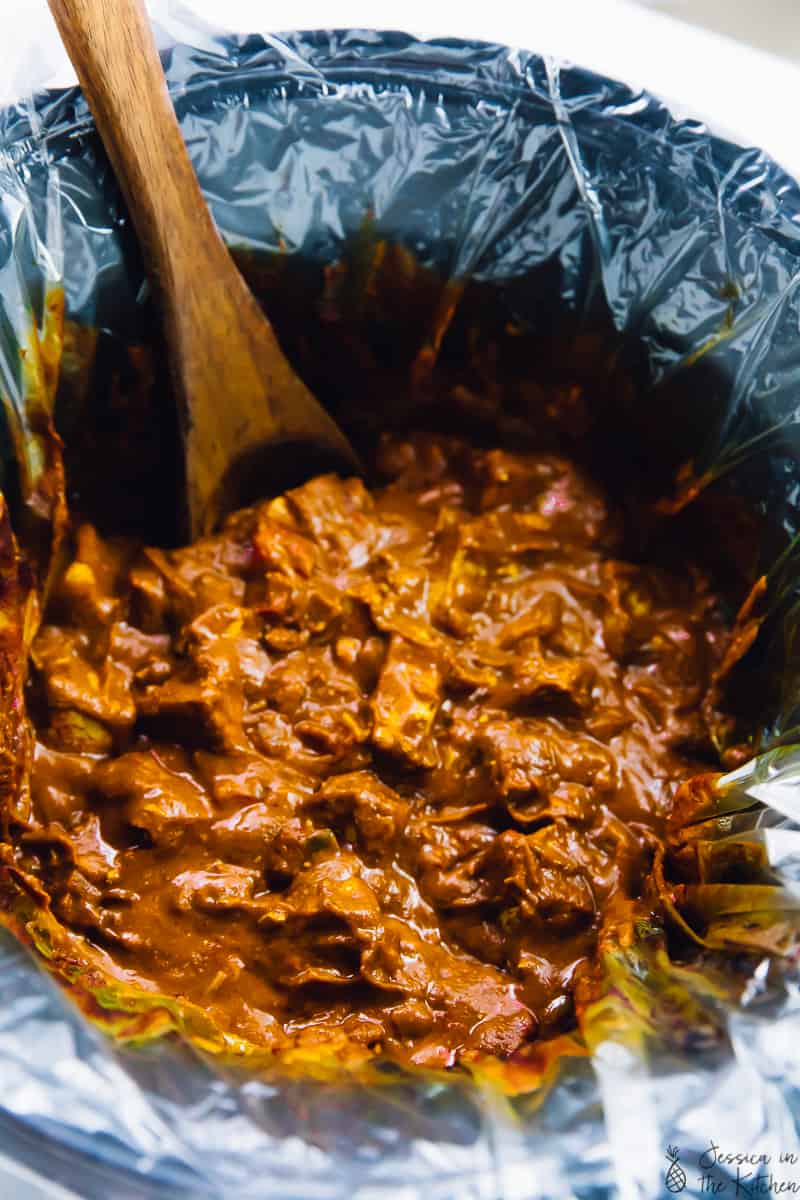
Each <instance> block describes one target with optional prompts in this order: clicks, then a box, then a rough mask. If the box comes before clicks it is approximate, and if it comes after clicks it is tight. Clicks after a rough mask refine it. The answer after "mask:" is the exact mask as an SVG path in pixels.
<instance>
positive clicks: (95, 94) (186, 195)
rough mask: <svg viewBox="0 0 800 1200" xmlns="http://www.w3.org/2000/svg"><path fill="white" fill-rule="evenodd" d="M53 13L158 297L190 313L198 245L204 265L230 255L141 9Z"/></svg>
mask: <svg viewBox="0 0 800 1200" xmlns="http://www.w3.org/2000/svg"><path fill="white" fill-rule="evenodd" d="M50 8H51V11H52V13H53V16H54V17H55V20H56V24H57V26H58V29H59V33H60V34H61V37H62V39H63V41H64V45H65V46H66V48H67V52H68V53H69V56H70V58H71V59H72V62H73V64H74V65H75V69H76V71H77V74H78V78H79V80H80V84H81V87H82V88H83V92H84V95H85V96H86V99H87V101H88V103H89V107H90V108H91V110H92V113H93V114H94V118H95V122H96V124H97V128H98V131H99V133H100V136H101V138H102V139H103V143H104V145H105V147H106V150H107V152H108V155H109V158H110V159H111V163H112V166H113V167H114V172H115V174H116V177H117V180H118V182H119V184H120V187H121V189H122V192H123V194H124V196H125V199H126V201H127V203H128V207H129V209H130V212H131V215H132V217H133V220H134V223H135V225H136V231H137V233H138V235H139V239H140V242H141V244H142V248H143V252H144V255H145V258H146V260H147V263H148V266H149V267H150V269H151V271H153V272H154V273H155V275H156V278H157V279H158V280H159V281H161V291H162V298H166V299H167V302H169V298H170V297H179V298H180V303H181V304H182V305H191V304H192V301H193V296H194V292H195V288H194V286H193V270H194V266H195V265H196V262H197V258H196V255H195V250H196V248H197V246H198V245H201V246H202V251H203V256H205V255H207V254H209V253H211V254H219V255H220V257H221V259H222V260H227V259H228V253H227V250H226V249H225V246H224V244H223V242H222V239H221V238H220V236H219V234H218V232H217V230H216V227H215V225H214V222H213V219H212V217H211V214H210V213H209V211H208V207H207V205H206V203H205V200H204V198H203V196H202V193H201V191H200V185H199V183H198V182H197V177H196V175H195V173H194V170H193V168H192V165H191V162H190V161H189V156H188V154H187V152H186V147H185V145H184V142H183V137H182V135H181V131H180V128H179V126H178V122H177V119H176V117H175V112H174V110H173V107H172V101H171V100H170V96H169V92H168V91H167V85H166V80H165V79H164V73H163V71H162V69H161V62H160V59H159V57H158V52H157V50H156V45H155V42H154V40H153V35H152V33H151V30H150V25H149V22H148V19H147V14H146V11H145V8H144V4H143V3H142V2H141V0H114V3H113V4H109V3H108V0H50ZM165 163H168V164H169V170H168V171H166V172H165V170H164V164H165ZM226 268H227V269H229V267H227V263H226ZM165 316H166V317H167V320H168V322H169V321H170V317H171V314H169V313H167V314H165Z"/></svg>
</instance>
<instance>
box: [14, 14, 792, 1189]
mask: <svg viewBox="0 0 800 1200" xmlns="http://www.w3.org/2000/svg"><path fill="white" fill-rule="evenodd" d="M171 32H172V33H173V35H175V34H176V30H175V28H174V25H173V27H172V28H171ZM177 36H178V38H179V41H180V43H181V44H177V45H175V46H174V47H173V48H172V49H171V50H170V51H169V52H168V54H167V57H166V66H167V74H168V78H169V82H170V87H171V89H172V93H173V97H174V99H175V103H176V107H177V110H178V114H179V117H180V120H181V124H182V128H183V131H184V134H185V136H186V139H187V142H188V144H189V149H190V152H191V154H192V158H193V161H194V164H195V167H196V169H197V171H198V174H199V177H200V180H201V183H202V185H203V188H204V191H205V193H206V195H207V197H208V199H209V202H210V204H211V206H212V209H213V212H214V216H215V218H216V220H217V222H218V224H219V226H220V228H221V229H222V231H223V233H224V235H225V237H226V239H227V240H228V241H229V242H230V243H232V244H236V245H239V246H244V247H245V248H249V249H258V250H268V251H277V250H278V249H283V250H285V251H286V252H288V253H289V254H291V255H299V256H302V257H303V258H305V259H311V260H313V261H316V262H333V261H335V260H336V259H337V258H338V257H339V256H340V254H341V253H342V252H343V248H344V247H345V246H346V243H347V240H348V238H351V237H353V236H355V235H357V233H358V231H359V229H361V228H362V226H363V223H364V220H365V216H366V215H367V214H369V215H370V218H371V220H372V222H373V224H374V228H375V230H376V231H377V233H378V234H381V235H386V236H387V237H389V238H391V239H393V240H399V241H401V242H402V243H403V244H404V245H406V246H407V247H408V248H409V249H411V250H412V251H413V253H414V255H415V256H416V258H417V259H418V260H419V261H420V262H421V263H422V264H424V265H430V266H435V267H436V268H437V269H438V270H439V271H441V272H442V275H443V277H444V278H445V279H446V278H455V277H460V278H464V277H470V278H472V279H474V280H478V281H483V282H486V283H490V284H492V285H496V286H497V288H498V295H501V296H503V298H504V302H505V303H506V304H507V307H508V311H509V313H511V314H513V315H514V317H515V319H517V320H519V321H521V322H524V323H525V324H526V325H527V326H529V327H532V328H534V329H538V330H541V331H542V333H544V334H547V333H549V332H553V333H557V332H558V331H559V329H560V327H561V325H562V324H564V323H566V324H569V325H571V326H572V327H575V326H576V325H577V326H581V325H582V324H585V325H586V327H587V328H588V327H591V326H592V325H593V323H595V322H596V321H598V320H600V321H601V323H602V321H603V320H604V321H605V322H606V328H608V329H609V330H610V329H612V328H614V329H616V330H617V331H618V332H619V333H620V334H621V335H624V337H623V340H622V343H621V344H622V350H621V353H622V354H623V355H625V356H627V360H628V363H629V367H630V370H631V373H632V374H633V375H634V377H635V379H636V381H637V392H636V394H637V396H638V397H639V404H640V405H641V410H636V411H632V412H631V413H630V417H631V423H632V426H633V427H635V428H636V429H637V430H638V429H639V426H641V431H640V432H641V449H640V453H641V456H642V461H643V463H644V466H645V469H646V468H647V465H648V463H651V462H652V463H653V464H654V465H655V464H657V463H658V461H659V455H660V454H661V453H662V451H663V452H664V453H667V451H668V453H669V455H670V456H671V460H672V461H674V462H675V463H677V462H679V461H683V460H686V459H689V458H691V459H692V460H693V469H694V472H695V474H696V475H700V476H703V473H705V472H708V473H709V475H708V477H709V478H713V479H717V478H718V479H719V481H720V484H719V486H722V487H724V488H728V489H729V490H730V491H731V492H733V493H734V494H735V495H736V496H738V497H739V498H741V499H744V500H745V501H747V503H748V504H749V505H750V506H751V508H752V510H753V511H754V512H756V513H757V514H758V515H759V517H760V518H762V519H763V521H764V526H763V527H764V530H765V533H764V542H763V555H764V560H765V561H764V562H763V563H762V564H761V566H762V568H763V569H770V568H772V570H771V575H770V584H771V589H772V596H773V612H772V616H771V618H770V621H769V622H768V623H767V628H766V630H765V635H764V637H762V638H761V639H759V641H760V642H763V641H766V643H767V644H768V645H771V646H772V647H773V648H774V647H775V646H778V647H779V657H780V659H781V660H782V661H784V662H785V664H786V666H785V670H784V671H783V673H782V677H781V680H780V683H781V685H782V690H781V691H780V693H770V695H771V696H772V700H771V701H770V703H767V702H766V700H765V707H764V712H763V714H762V725H763V728H764V729H765V730H766V736H767V738H768V740H771V741H772V742H773V743H774V744H776V745H777V744H778V742H781V741H782V742H783V743H787V742H789V741H790V740H791V733H792V731H793V729H794V728H795V727H796V725H797V723H798V700H799V698H800V695H799V693H798V684H797V681H798V673H797V669H796V668H797V665H798V664H797V661H796V645H797V641H796V638H795V637H794V628H795V622H793V621H792V613H793V606H795V604H796V599H797V596H796V592H797V584H796V580H797V571H796V568H795V566H794V559H793V555H792V546H791V539H792V538H793V537H794V536H795V534H796V532H797V529H798V527H800V490H799V485H800V455H798V448H799V446H800V438H799V437H798V420H799V419H800V403H799V402H798V395H800V391H798V385H800V337H799V336H798V327H799V326H800V288H798V283H799V282H800V193H798V189H797V187H796V185H795V184H793V183H792V181H791V180H789V179H788V178H787V177H786V176H785V175H784V174H783V173H782V172H781V171H780V169H779V168H778V167H776V166H775V165H774V164H773V163H772V162H770V161H769V160H768V159H767V158H766V157H765V156H764V155H763V154H761V153H759V152H758V151H756V150H743V149H740V148H738V147H735V146H733V145H731V144H728V143H723V142H721V141H718V140H716V139H714V138H713V137H711V136H710V135H709V134H708V133H707V131H706V130H705V129H704V128H703V127H701V126H699V125H697V124H692V123H681V124H678V123H676V122H674V121H673V120H672V119H671V117H670V115H669V113H668V112H666V111H665V109H664V108H663V107H662V106H661V105H660V104H659V103H658V102H656V101H655V100H653V99H652V98H651V97H649V96H647V95H646V94H633V93H631V92H630V91H628V90H627V89H626V88H625V87H623V86H622V85H620V84H617V83H613V82H611V81H609V80H606V79H603V78H600V77H598V76H596V75H593V74H590V73H589V72H586V71H584V70H580V69H577V68H574V67H571V66H565V65H559V64H556V63H554V62H551V61H547V60H543V59H541V58H539V57H536V56H535V55H531V54H527V53H524V52H522V51H516V50H514V51H512V50H507V49H502V48H500V47H497V46H491V45H482V44H477V43H464V42H459V41H456V40H449V41H427V42H424V41H419V40H415V39H414V38H411V37H407V36H404V35H399V34H378V33H369V32H363V31H362V32H339V33H320V34H302V35H297V34H293V35H288V36H285V37H274V38H272V37H269V38H264V37H261V36H258V37H256V36H253V37H250V38H217V37H215V36H213V35H211V34H210V33H209V32H208V31H207V30H200V29H196V28H192V27H189V25H184V26H182V27H181V28H180V29H179V30H177ZM60 280H63V284H64V288H65V293H66V303H67V312H68V315H69V316H70V317H71V318H73V319H75V320H77V321H80V322H83V323H85V324H90V325H95V326H99V327H102V328H104V329H107V330H111V331H113V332H114V333H116V334H119V335H120V336H121V337H124V338H130V339H131V340H137V339H138V338H140V337H142V336H143V330H144V329H145V324H144V317H143V311H144V310H143V299H144V295H145V290H146V289H144V288H143V283H142V273H141V267H140V264H139V261H138V258H137V255H136V250H135V245H134V243H133V240H132V238H131V236H130V232H129V230H128V227H127V222H126V220H125V217H124V214H123V211H122V209H121V207H120V204H119V201H118V197H117V193H116V192H115V190H114V187H113V182H112V180H111V179H110V177H109V172H108V168H107V165H106V164H105V160H104V159H103V157H102V154H101V152H100V150H99V148H98V143H97V141H96V139H95V138H94V136H93V135H92V134H91V131H90V127H89V119H88V114H87V110H86V107H85V105H84V103H83V100H82V99H81V98H80V96H79V95H78V94H77V93H76V92H75V91H69V92H66V93H64V92H62V93H57V94H56V93H52V92H51V93H47V94H43V95H42V94H40V95H38V96H37V97H36V99H35V100H30V101H26V102H24V103H20V104H18V105H16V106H14V107H13V108H11V109H8V110H7V111H5V112H4V113H2V114H0V387H2V388H3V390H4V391H5V392H6V394H7V395H8V396H10V397H11V399H12V402H13V403H14V404H15V405H16V407H17V409H18V412H19V413H20V414H22V413H23V411H24V410H23V404H22V388H23V385H24V382H25V380H24V379H23V377H22V373H21V370H20V357H19V349H20V347H21V346H24V345H25V344H26V337H27V329H28V325H29V322H30V318H31V315H32V314H33V316H34V318H35V319H36V320H37V321H41V319H42V306H43V298H44V295H45V292H46V289H47V286H48V285H49V284H52V283H57V282H58V281H60ZM520 280H524V286H521V285H520ZM676 380H677V381H679V382H681V383H682V385H683V391H682V392H681V394H682V395H683V396H684V397H685V396H688V397H689V400H688V401H684V402H683V403H678V402H677V400H676V399H675V397H676V396H677V394H678V393H677V391H676V390H675V382H676ZM664 448H667V449H664ZM715 486H717V485H716V484H715ZM787 545H789V549H788V550H786V549H785V547H786V546H787ZM781 550H784V554H783V558H782V559H781V560H780V561H779V562H778V563H777V564H776V563H775V561H774V560H775V556H776V554H777V553H778V552H780V551H781ZM765 661H767V662H774V658H773V659H770V658H769V657H767V659H766V660H765ZM775 696H777V699H775ZM770 705H771V707H770ZM730 783H731V788H730V791H729V793H727V795H728V798H729V807H730V809H731V810H734V809H735V810H737V812H738V816H737V835H738V836H739V837H745V838H749V839H751V840H753V841H758V842H761V843H762V844H763V845H764V846H765V847H766V848H767V852H768V855H769V858H770V861H771V863H772V866H773V870H774V871H775V873H776V876H777V878H778V879H780V880H783V881H784V882H785V883H786V885H787V888H789V889H794V891H795V893H796V892H797V891H798V889H800V850H799V849H798V839H800V832H799V831H798V830H800V825H799V824H798V821H799V820H800V749H796V750H792V749H791V748H790V747H787V745H785V744H784V745H783V746H780V747H779V748H778V749H776V750H774V751H772V752H771V754H767V755H764V756H763V757H762V758H761V759H760V760H758V761H757V762H756V763H755V764H750V765H748V766H746V767H744V768H742V769H741V770H740V771H738V772H736V774H735V776H733V777H731V781H730ZM727 1026H728V1033H729V1039H730V1050H731V1052H730V1053H727V1052H726V1053H724V1054H721V1053H719V1052H711V1051H709V1050H708V1049H707V1048H704V1047H703V1045H702V1044H700V1043H698V1044H695V1045H693V1044H691V1041H689V1042H687V1044H686V1046H685V1050H684V1053H683V1055H680V1054H677V1053H676V1052H675V1051H674V1050H673V1051H672V1052H671V1053H670V1054H669V1055H666V1054H665V1053H664V1052H663V1048H660V1047H659V1045H658V1044H657V1039H656V1040H655V1041H652V1044H651V1042H648V1043H647V1044H646V1045H644V1046H643V1047H641V1048H640V1050H639V1052H634V1051H633V1050H632V1049H630V1047H629V1046H628V1045H627V1044H626V1043H625V1041H624V1039H622V1040H616V1039H614V1037H613V1035H609V1038H608V1039H607V1040H606V1041H605V1042H602V1043H601V1044H599V1045H598V1046H596V1047H595V1052H594V1054H593V1057H592V1059H591V1061H590V1060H588V1059H583V1060H581V1059H566V1060H563V1062H562V1064H561V1067H560V1070H559V1075H558V1078H557V1079H556V1081H555V1082H554V1083H553V1086H552V1087H551V1089H550V1090H549V1092H548V1093H547V1096H546V1098H545V1099H544V1101H542V1096H541V1094H540V1093H535V1094H533V1095H530V1096H523V1097H518V1098H515V1099H506V1098H503V1097H501V1096H499V1095H498V1093H497V1092H496V1091H494V1090H492V1089H491V1088H486V1089H483V1088H481V1087H480V1086H478V1085H475V1084H471V1083H466V1082H463V1083H459V1082H453V1083H441V1082H433V1083H432V1082H426V1081H423V1080H415V1081H408V1080H405V1081H403V1082H402V1083H396V1084H393V1085H392V1086H386V1087H373V1088H369V1089H368V1088H366V1087H364V1086H363V1085H362V1086H348V1087H343V1086H341V1085H338V1086H334V1085H331V1084H323V1083H315V1082H311V1081H306V1082H298V1081H295V1082H286V1081H284V1082H280V1083H279V1082H264V1081H263V1080H258V1079H248V1078H247V1077H246V1076H243V1077H241V1078H234V1077H232V1076H231V1075H227V1076H225V1075H222V1074H219V1073H218V1072H217V1071H216V1070H215V1069H212V1068H211V1067H210V1066H209V1065H208V1064H207V1063H205V1062H203V1061H201V1060H200V1059H199V1058H198V1057H196V1056H195V1055H193V1054H192V1053H191V1052H190V1051H188V1050H186V1049H185V1048H180V1047H176V1045H175V1044H172V1043H171V1044H158V1043H156V1044H153V1045H151V1046H149V1047H148V1048H146V1049H142V1050H131V1049H121V1048H119V1047H117V1046H115V1045H114V1044H112V1043H111V1042H110V1041H109V1040H108V1039H107V1038H106V1037H105V1036H104V1035H102V1034H101V1033H99V1032H98V1031H96V1030H95V1029H94V1028H93V1027H91V1026H89V1025H88V1024H87V1023H86V1022H84V1021H83V1019H82V1018H81V1017H80V1016H78V1015H77V1013H76V1012H75V1011H74V1010H73V1009H72V1007H71V1006H70V1005H69V1003H68V1002H67V1001H66V1000H65V999H64V998H63V996H62V995H61V993H60V992H59V990H58V989H57V987H56V986H55V985H54V984H53V983H51V982H50V981H49V980H48V979H46V978H45V977H44V975H43V974H42V973H41V972H39V971H38V970H37V969H36V967H35V966H34V965H33V964H32V963H31V961H30V959H29V957H28V956H27V955H26V953H25V952H24V951H22V950H21V949H19V948H18V947H17V946H16V945H15V944H13V943H12V942H11V939H7V938H4V939H3V941H2V942H0V1081H1V1082H2V1086H0V1151H4V1152H5V1154H6V1155H7V1156H8V1160H7V1161H5V1162H4V1160H3V1157H2V1153H1V1152H0V1192H2V1194H3V1195H9V1196H16V1195H25V1196H34V1197H35V1196H37V1195H42V1196H62V1197H63V1196H65V1195H71V1194H72V1192H71V1191H70V1189H72V1190H73V1191H74V1193H75V1194H77V1195H80V1196H81V1197H103V1198H104V1200H105V1198H107V1197H111V1196H113V1197H114V1200H127V1198H128V1197H131V1198H134V1197H137V1198H138V1197H162V1196H175V1195H181V1196H186V1197H195V1196H196V1197H212V1196H213V1197H217V1196H231V1197H233V1196H236V1197H237V1198H239V1200H247V1198H249V1197H265V1198H268V1197H275V1198H280V1200H290V1198H293V1197H297V1198H298V1200H300V1198H302V1200H311V1198H317V1197H319V1198H320V1200H322V1198H325V1200H329V1198H330V1200H333V1198H334V1197H336V1198H338V1197H359V1198H361V1200H367V1198H369V1200H373V1198H375V1200H376V1198H377V1197H381V1196H391V1197H393V1198H396V1200H418V1198H420V1200H421V1198H422V1197H424V1198H425V1200H456V1198H457V1200H500V1198H501V1197H502V1198H503V1200H533V1198H534V1197H540V1198H551V1197H552V1198H555V1197H562V1198H566V1197H599V1196H604V1195H609V1194H613V1193H615V1192H616V1193H617V1194H619V1195H622V1196H624V1197H631V1198H633V1197H648V1198H649V1197H656V1196H659V1195H661V1194H662V1192H663V1193H664V1194H667V1193H666V1192H665V1191H664V1189H665V1187H666V1184H665V1175H664V1172H665V1168H666V1167H667V1166H668V1165H669V1164H668V1160H667V1159H665V1151H666V1147H667V1146H668V1145H673V1144H674V1145H675V1146H676V1147H678V1148H679V1149H680V1154H681V1161H682V1162H683V1163H684V1165H685V1166H686V1169H687V1176H688V1181H687V1188H686V1191H685V1193H684V1194H686V1195H695V1194H699V1188H700V1183H699V1179H698V1173H697V1171H696V1170H694V1171H693V1170H692V1168H691V1165H690V1164H693V1163H696V1162H697V1155H699V1154H700V1153H701V1152H702V1151H703V1150H704V1149H705V1148H706V1147H707V1146H708V1143H709V1141H710V1140H711V1139H713V1140H715V1141H717V1142H718V1143H720V1144H722V1145H725V1146H728V1147H730V1148H731V1149H733V1150H740V1151H743V1152H747V1153H749V1154H769V1155H771V1156H772V1158H773V1161H777V1158H778V1155H779V1154H780V1152H784V1153H788V1152H797V1153H800V1139H798V1129H797V1120H796V1116H795V1114H797V1113H798V1112H800V1104H798V1099H799V1098H800V1097H799V1096H798V1089H800V995H798V989H797V982H796V981H795V980H794V978H793V976H792V974H791V972H789V973H788V974H787V973H786V972H776V971H775V970H774V964H772V963H771V962H770V961H769V960H767V959H764V961H763V962H762V963H761V965H760V966H759V967H758V968H757V970H756V971H755V972H754V974H753V975H752V977H751V979H750V982H749V984H748V987H747V989H746V992H745V996H744V1000H743V1003H742V1005H741V1006H740V1007H738V1008H737V1009H735V1010H733V1011H731V1012H730V1013H729V1014H728V1016H727ZM732 1143H735V1145H734V1144H732ZM4 1172H5V1175H4ZM724 1177H725V1176H724V1173H720V1172H718V1173H717V1175H716V1176H715V1178H716V1179H721V1178H724ZM54 1180H58V1181H59V1184H58V1185H55V1184H54V1183H53V1181H54ZM730 1186H731V1187H732V1184H731V1185H730Z"/></svg>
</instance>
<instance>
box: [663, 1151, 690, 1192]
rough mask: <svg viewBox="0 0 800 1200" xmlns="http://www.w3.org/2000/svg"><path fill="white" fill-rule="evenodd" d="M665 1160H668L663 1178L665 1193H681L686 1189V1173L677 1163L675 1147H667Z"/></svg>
mask: <svg viewBox="0 0 800 1200" xmlns="http://www.w3.org/2000/svg"><path fill="white" fill-rule="evenodd" d="M667 1158H668V1159H669V1166H668V1167H667V1171H666V1174H665V1176H664V1182H665V1184H666V1185H667V1191H668V1192H673V1193H677V1192H682V1191H683V1189H684V1188H685V1187H686V1172H685V1171H684V1169H683V1167H682V1166H681V1164H680V1163H679V1162H678V1148H677V1146H667Z"/></svg>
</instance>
